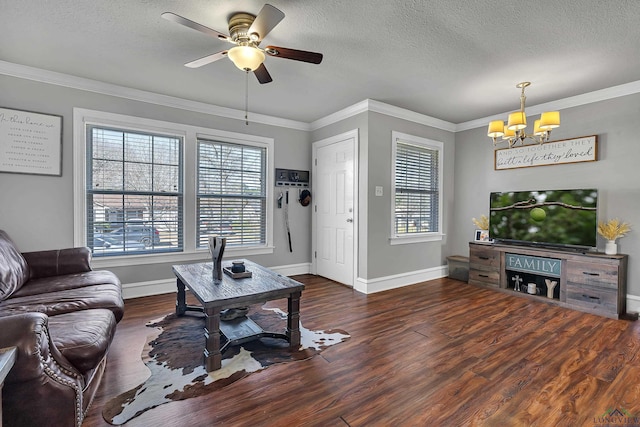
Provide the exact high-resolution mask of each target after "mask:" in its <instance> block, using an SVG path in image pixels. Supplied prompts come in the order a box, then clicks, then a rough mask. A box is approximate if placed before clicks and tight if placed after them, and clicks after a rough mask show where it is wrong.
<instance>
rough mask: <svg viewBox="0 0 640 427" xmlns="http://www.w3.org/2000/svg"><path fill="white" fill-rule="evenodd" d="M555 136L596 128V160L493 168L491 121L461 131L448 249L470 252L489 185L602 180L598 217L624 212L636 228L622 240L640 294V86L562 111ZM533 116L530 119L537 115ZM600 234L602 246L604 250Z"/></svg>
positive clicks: (578, 184) (579, 184) (632, 290)
mask: <svg viewBox="0 0 640 427" xmlns="http://www.w3.org/2000/svg"><path fill="white" fill-rule="evenodd" d="M560 114H561V126H560V127H559V128H558V129H556V130H554V131H553V135H552V138H551V139H552V140H560V139H568V138H576V137H580V136H588V135H597V136H598V161H596V162H587V163H576V164H566V165H552V166H539V167H533V168H522V169H511V170H501V171H495V170H494V169H493V146H492V143H491V140H490V139H489V138H488V137H487V136H486V127H484V126H483V127H482V128H478V129H472V130H468V131H465V132H458V133H457V134H456V154H455V166H456V168H455V179H454V181H455V194H456V198H455V209H454V210H453V227H452V231H453V236H452V237H453V238H452V239H451V253H452V254H461V255H468V253H469V248H468V243H469V241H470V240H472V239H473V231H474V229H475V226H474V225H473V223H472V221H471V218H473V217H476V218H478V217H479V216H480V215H482V214H485V215H488V213H489V193H490V192H492V191H511V190H537V189H541V190H544V189H564V188H567V189H569V188H597V189H598V190H599V191H598V218H599V220H605V219H610V218H619V219H621V220H624V221H627V222H629V223H631V225H632V228H633V229H632V231H631V233H629V234H628V235H627V236H626V237H623V238H622V239H619V240H618V251H619V252H620V253H626V254H629V270H628V271H629V275H628V282H627V286H628V294H631V295H636V296H640V262H638V259H640V166H639V164H638V159H640V141H639V140H638V135H640V120H639V119H640V94H634V95H628V96H624V97H620V98H615V99H611V100H607V101H601V102H596V103H592V104H588V105H583V106H579V107H573V108H569V109H566V110H562V111H561V113H560ZM532 119H533V117H532V118H530V122H533V120H532ZM604 243H605V241H604V239H603V238H602V237H598V249H600V250H604Z"/></svg>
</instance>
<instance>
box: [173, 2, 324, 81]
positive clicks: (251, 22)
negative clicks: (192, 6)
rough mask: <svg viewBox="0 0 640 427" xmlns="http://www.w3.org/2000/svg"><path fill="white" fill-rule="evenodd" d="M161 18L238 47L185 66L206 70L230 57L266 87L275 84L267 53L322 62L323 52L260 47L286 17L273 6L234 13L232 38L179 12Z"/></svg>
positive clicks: (298, 59) (230, 27)
mask: <svg viewBox="0 0 640 427" xmlns="http://www.w3.org/2000/svg"><path fill="white" fill-rule="evenodd" d="M161 16H162V17H163V18H164V19H166V20H168V21H173V22H176V23H178V24H181V25H184V26H186V27H189V28H191V29H194V30H196V31H200V32H201V33H204V34H207V35H210V36H213V37H217V38H218V39H220V40H224V41H227V42H229V43H232V44H234V45H235V46H234V47H232V48H230V49H228V50H223V51H220V52H217V53H214V54H212V55H207V56H205V57H202V58H200V59H196V60H195V61H191V62H187V63H186V64H184V65H185V66H187V67H190V68H197V67H202V66H203V65H207V64H210V63H212V62H215V61H217V60H219V59H222V58H224V57H226V56H228V57H229V59H231V61H233V63H234V64H235V65H236V67H238V68H239V69H241V70H244V71H246V72H249V71H253V73H254V74H255V76H256V78H257V79H258V81H259V82H260V83H263V84H264V83H269V82H271V81H272V78H271V75H270V74H269V72H268V71H267V69H266V67H265V66H264V63H263V62H264V60H265V58H266V56H265V54H266V55H269V56H273V57H276V58H285V59H293V60H296V61H302V62H309V63H312V64H319V63H320V62H322V54H321V53H316V52H308V51H304V50H296V49H289V48H286V47H279V46H267V47H266V48H264V49H263V48H261V47H260V43H261V42H262V40H263V39H264V38H265V37H266V36H267V34H269V32H271V30H273V29H274V28H275V26H276V25H278V24H279V23H280V21H282V19H283V18H284V13H283V12H282V11H280V10H279V9H277V8H275V7H273V6H271V5H270V4H265V5H264V6H263V7H262V9H261V10H260V13H258V15H257V16H256V15H252V14H250V13H246V12H238V13H235V14H233V15H232V16H231V17H230V18H229V34H230V35H226V34H223V33H221V32H219V31H216V30H213V29H211V28H209V27H205V26H204V25H202V24H198V23H197V22H194V21H191V20H190V19H187V18H184V17H182V16H180V15H176V14H175V13H171V12H165V13H163V14H162V15H161Z"/></svg>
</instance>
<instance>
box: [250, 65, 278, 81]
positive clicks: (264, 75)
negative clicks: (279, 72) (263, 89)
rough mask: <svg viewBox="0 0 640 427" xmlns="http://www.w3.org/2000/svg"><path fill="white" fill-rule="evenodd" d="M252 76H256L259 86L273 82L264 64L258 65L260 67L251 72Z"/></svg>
mask: <svg viewBox="0 0 640 427" xmlns="http://www.w3.org/2000/svg"><path fill="white" fill-rule="evenodd" d="M253 74H255V75H256V78H257V79H258V81H259V82H260V84H265V83H270V82H272V81H273V79H272V78H271V75H270V74H269V72H268V71H267V67H265V66H264V64H260V66H259V67H258V68H256V69H255V70H254V71H253Z"/></svg>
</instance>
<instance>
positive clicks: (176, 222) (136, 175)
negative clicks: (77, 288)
mask: <svg viewBox="0 0 640 427" xmlns="http://www.w3.org/2000/svg"><path fill="white" fill-rule="evenodd" d="M86 143H87V147H86V156H87V159H86V160H87V169H86V170H87V179H86V198H87V209H86V227H87V228H86V236H87V246H89V247H90V248H91V249H92V251H93V254H94V255H95V256H109V255H111V256H113V255H124V254H132V253H133V254H140V253H149V252H167V251H179V250H182V246H183V245H182V229H183V225H182V216H183V215H182V199H183V194H182V138H177V137H173V136H164V135H159V134H153V133H146V132H138V131H129V130H125V129H117V128H108V127H101V126H87V138H86Z"/></svg>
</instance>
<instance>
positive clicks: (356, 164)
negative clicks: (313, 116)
mask: <svg viewBox="0 0 640 427" xmlns="http://www.w3.org/2000/svg"><path fill="white" fill-rule="evenodd" d="M351 138H352V139H353V275H352V277H351V283H350V284H349V286H351V287H352V288H355V285H356V281H357V279H358V263H359V258H358V254H359V251H358V248H359V238H358V237H359V235H360V233H359V225H360V209H359V207H360V197H359V196H358V188H359V184H360V138H359V132H358V129H353V130H350V131H347V132H344V133H341V134H339V135H334V136H331V137H329V138H325V139H321V140H319V141H314V142H313V143H312V145H311V146H312V159H311V182H312V184H311V185H312V188H317V187H316V186H317V185H320V180H317V179H316V176H317V166H318V165H317V159H318V149H319V148H322V147H326V146H328V145H331V144H335V143H337V142H340V141H344V140H345V139H351ZM317 206H318V205H317V204H316V203H314V204H313V210H312V212H311V274H317V273H318V265H317V258H316V257H317V253H318V252H317V249H318V247H317V244H318V243H317V237H316V236H317V229H318V223H317V221H318V219H317V213H318V208H317Z"/></svg>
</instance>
